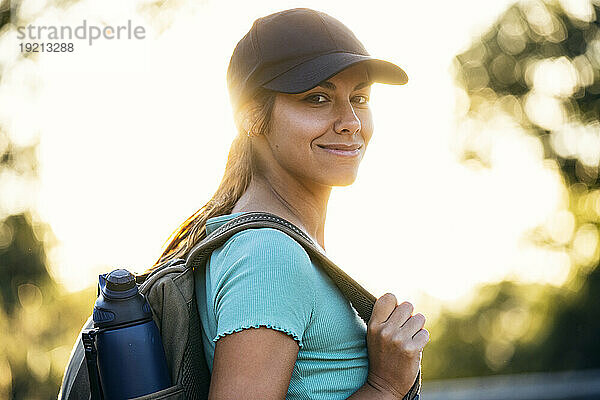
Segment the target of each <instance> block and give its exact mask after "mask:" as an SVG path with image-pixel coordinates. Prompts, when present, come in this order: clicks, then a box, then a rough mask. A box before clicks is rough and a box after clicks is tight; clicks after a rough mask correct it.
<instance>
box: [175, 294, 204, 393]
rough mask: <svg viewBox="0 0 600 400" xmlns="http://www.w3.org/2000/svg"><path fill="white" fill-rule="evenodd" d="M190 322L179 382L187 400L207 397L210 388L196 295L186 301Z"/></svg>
mask: <svg viewBox="0 0 600 400" xmlns="http://www.w3.org/2000/svg"><path fill="white" fill-rule="evenodd" d="M188 313H189V316H190V324H189V328H188V329H189V331H188V343H187V346H186V348H185V351H184V353H183V365H182V371H181V373H182V379H181V383H182V384H183V387H184V389H185V397H186V399H188V400H205V399H208V390H209V388H210V371H209V369H208V364H207V363H206V357H204V348H203V345H202V336H201V332H202V330H201V329H202V326H201V325H200V317H199V316H198V308H197V305H196V296H193V297H192V301H191V302H190V303H188Z"/></svg>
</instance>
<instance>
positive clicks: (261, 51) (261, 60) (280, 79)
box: [227, 8, 408, 111]
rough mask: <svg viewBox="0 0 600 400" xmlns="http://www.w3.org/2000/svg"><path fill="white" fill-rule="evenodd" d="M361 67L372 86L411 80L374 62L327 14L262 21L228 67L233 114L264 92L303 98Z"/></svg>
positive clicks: (298, 11) (297, 12) (291, 13)
mask: <svg viewBox="0 0 600 400" xmlns="http://www.w3.org/2000/svg"><path fill="white" fill-rule="evenodd" d="M359 62H364V63H365V64H366V66H367V74H368V76H369V81H370V82H379V83H385V84H392V85H403V84H405V83H406V82H407V81H408V77H407V75H406V73H405V72H404V70H402V68H400V67H399V66H397V65H396V64H394V63H391V62H389V61H385V60H380V59H377V58H372V57H371V55H370V54H369V53H368V52H367V50H366V49H365V47H364V46H363V44H362V43H361V42H360V41H359V40H358V39H357V38H356V36H355V35H354V33H352V31H351V30H350V29H348V27H346V26H345V25H344V24H342V23H341V22H340V21H338V20H337V19H335V18H333V17H332V16H330V15H328V14H326V13H324V12H321V11H316V10H313V9H310V8H293V9H289V10H283V11H279V12H276V13H273V14H270V15H267V16H265V17H262V18H258V19H257V20H255V21H254V23H253V24H252V27H251V28H250V31H248V33H246V35H245V36H244V37H243V38H242V39H241V40H240V41H239V42H238V43H237V45H236V47H235V49H234V51H233V54H232V56H231V60H230V62H229V67H228V68H227V87H228V90H229V95H230V99H231V102H232V106H233V109H234V111H235V110H237V109H238V108H239V107H241V106H242V105H243V104H244V103H245V102H246V101H248V100H249V99H250V98H251V97H252V94H253V93H254V91H255V90H256V89H257V88H259V87H263V88H266V89H270V90H274V91H277V92H282V93H301V92H304V91H307V90H309V89H312V88H313V87H315V86H317V85H318V84H319V83H320V82H322V81H324V80H326V79H328V78H330V77H332V76H334V75H335V74H337V73H338V72H340V71H342V70H343V69H345V68H347V67H349V66H351V65H354V64H356V63H359Z"/></svg>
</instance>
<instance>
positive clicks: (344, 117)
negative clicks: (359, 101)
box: [334, 102, 361, 135]
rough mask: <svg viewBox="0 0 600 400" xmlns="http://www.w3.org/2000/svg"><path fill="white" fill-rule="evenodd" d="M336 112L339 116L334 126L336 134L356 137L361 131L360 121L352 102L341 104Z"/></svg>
mask: <svg viewBox="0 0 600 400" xmlns="http://www.w3.org/2000/svg"><path fill="white" fill-rule="evenodd" d="M335 112H336V113H337V114H338V119H337V120H336V122H335V124H334V130H335V131H336V133H339V134H350V135H354V134H355V133H358V132H359V131H360V128H361V123H360V119H359V118H358V116H357V115H356V113H355V112H354V107H352V104H351V103H350V102H344V103H343V104H339V105H338V106H337V107H336V110H335Z"/></svg>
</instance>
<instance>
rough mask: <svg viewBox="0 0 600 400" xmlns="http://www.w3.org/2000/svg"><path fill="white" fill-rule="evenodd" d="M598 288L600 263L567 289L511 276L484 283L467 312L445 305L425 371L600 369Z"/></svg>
mask: <svg viewBox="0 0 600 400" xmlns="http://www.w3.org/2000/svg"><path fill="white" fill-rule="evenodd" d="M579 285H581V287H577V286H579ZM598 290H600V269H598V268H596V269H595V270H594V271H592V272H591V273H590V274H589V275H588V276H585V277H584V276H576V277H574V278H573V280H572V282H571V284H570V285H567V286H566V287H563V288H554V287H552V286H543V285H523V284H517V283H514V282H508V281H505V282H502V283H500V284H495V285H488V286H484V287H483V288H481V289H480V290H479V292H478V296H477V298H478V299H479V301H476V302H475V304H473V307H472V308H471V309H470V310H469V311H468V312H467V313H466V314H453V313H451V312H449V311H445V312H443V313H442V315H441V317H440V318H439V319H438V320H437V321H436V322H435V323H434V325H433V327H431V331H432V332H433V336H432V340H431V343H429V344H428V345H427V348H426V350H425V351H424V353H423V375H424V377H426V378H427V379H447V378H462V377H469V376H482V375H493V374H515V373H522V372H548V371H562V370H573V369H584V368H598V367H599V366H600V344H599V342H598V340H597V334H598V332H600V307H598V304H597V300H596V298H595V295H594V294H595V293H598Z"/></svg>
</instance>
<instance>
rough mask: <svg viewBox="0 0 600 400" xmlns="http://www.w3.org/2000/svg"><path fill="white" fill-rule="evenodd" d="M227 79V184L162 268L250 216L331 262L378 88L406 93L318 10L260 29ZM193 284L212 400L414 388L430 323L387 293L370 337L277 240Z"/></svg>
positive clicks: (323, 278)
mask: <svg viewBox="0 0 600 400" xmlns="http://www.w3.org/2000/svg"><path fill="white" fill-rule="evenodd" d="M227 78H228V86H229V91H230V96H231V100H232V105H233V109H234V118H235V122H236V125H237V127H238V135H237V136H236V138H235V139H234V141H233V143H232V146H231V150H230V152H229V158H228V160H227V165H226V169H225V175H224V177H223V180H222V182H221V184H220V186H219V188H218V189H217V191H216V193H215V194H214V196H213V198H212V199H211V200H210V201H209V202H208V203H207V204H205V205H204V206H203V207H202V208H201V209H200V210H198V211H197V212H196V213H195V214H194V215H193V216H192V217H190V218H189V219H188V220H187V221H186V222H185V223H184V224H183V225H182V226H181V227H180V228H179V229H178V231H177V232H176V234H175V236H174V238H173V240H172V241H171V242H170V243H169V245H168V246H167V248H166V250H165V252H164V253H163V255H162V256H161V257H160V259H159V260H158V261H157V263H156V265H158V264H160V263H163V262H165V261H167V260H169V259H172V258H185V257H186V255H187V254H188V252H189V251H190V250H191V249H192V248H193V247H194V245H195V244H196V243H198V242H199V241H200V240H201V239H203V238H204V237H205V236H206V235H207V234H210V233H211V232H212V231H213V230H215V229H217V228H218V227H219V226H221V225H222V224H224V223H225V222H227V221H228V220H230V219H231V218H234V217H235V216H238V215H241V214H243V213H245V212H250V211H266V212H270V213H273V214H276V215H278V216H280V217H282V218H284V219H286V220H288V221H289V222H291V223H293V224H294V225H296V226H297V227H298V228H300V229H302V230H303V231H305V233H307V234H308V235H309V236H310V237H311V238H312V239H313V241H314V242H315V243H316V244H318V245H319V246H320V247H321V248H322V249H323V251H325V242H324V226H325V219H326V214H327V203H328V200H329V196H330V193H331V188H332V187H333V186H347V185H350V184H351V183H352V182H354V180H355V179H356V176H357V173H358V167H359V164H360V162H361V160H362V158H363V156H364V154H365V151H366V150H367V146H368V144H369V141H370V139H371V137H372V135H373V120H372V115H371V111H370V109H369V96H370V86H371V84H372V83H374V82H381V83H389V84H404V83H406V81H407V77H406V74H405V73H404V71H403V70H402V69H400V68H399V67H398V66H396V65H394V64H392V63H389V62H386V61H383V60H377V59H373V58H371V57H370V55H369V54H368V53H367V51H366V50H365V49H364V47H363V45H362V44H361V43H360V42H359V41H358V39H356V37H355V36H354V34H353V33H352V32H351V31H350V30H349V29H348V28H347V27H346V26H344V25H343V24H342V23H341V22H339V21H338V20H336V19H334V18H332V17H331V16H329V15H327V14H325V13H323V12H318V11H315V10H311V9H307V8H297V9H291V10H285V11H281V12H278V13H275V14H271V15H268V16H266V17H263V18H259V19H258V20H256V21H255V22H254V24H253V26H252V28H251V29H250V31H249V32H248V33H247V34H246V35H245V36H244V37H243V38H242V39H241V40H240V42H239V43H238V45H237V46H236V48H235V50H234V52H233V55H232V58H231V61H230V65H229V69H228V74H227ZM362 208H363V207H361V205H358V204H357V206H356V210H357V213H358V212H362ZM348 240H349V243H350V241H356V242H359V241H360V238H359V237H356V236H349V238H348ZM350 245H351V246H354V245H353V244H350ZM356 245H358V243H356ZM195 278H196V298H197V302H198V311H199V313H200V317H201V321H202V325H203V331H204V332H203V338H202V339H203V344H204V349H205V355H206V359H207V361H208V364H209V368H210V370H211V373H212V378H211V387H210V398H211V399H283V398H287V399H346V398H350V399H402V398H403V397H404V396H405V394H407V392H408V391H409V389H410V388H411V387H412V386H413V383H414V382H415V379H416V377H417V374H418V371H419V368H420V362H421V353H422V349H423V347H424V346H425V345H426V343H427V342H428V340H429V333H428V332H427V331H426V330H425V329H423V326H424V324H425V317H424V316H423V315H422V314H415V315H413V306H412V305H411V304H410V303H408V302H403V303H401V304H400V305H398V302H397V300H396V298H395V296H394V295H392V294H390V293H388V294H386V295H384V296H382V297H381V298H379V299H378V300H377V302H376V304H375V307H374V309H373V314H372V317H371V320H370V321H369V323H368V326H366V325H365V324H364V323H363V322H362V320H360V318H359V317H358V316H357V314H356V313H355V311H354V310H353V308H352V306H351V305H350V303H349V302H348V300H347V299H346V298H344V296H343V295H342V294H341V292H340V291H339V290H338V289H337V287H336V286H335V284H334V283H333V282H332V281H331V279H330V278H329V277H328V276H327V275H326V274H325V273H324V272H323V271H321V269H320V268H319V266H318V265H315V264H313V263H312V262H311V259H310V258H309V256H308V254H307V253H306V252H305V250H304V249H303V247H302V246H301V245H300V244H298V243H297V242H295V240H293V239H292V238H290V237H289V236H287V235H286V234H285V233H283V232H281V231H279V230H276V229H271V228H260V229H247V230H245V231H242V232H239V233H237V234H235V235H234V236H232V237H231V238H230V239H229V240H228V241H227V243H225V244H224V245H223V246H222V247H221V248H219V249H217V250H215V251H214V252H213V253H212V254H211V257H210V260H209V262H208V263H207V266H206V270H205V271H203V272H202V273H197V274H196V276H195Z"/></svg>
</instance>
